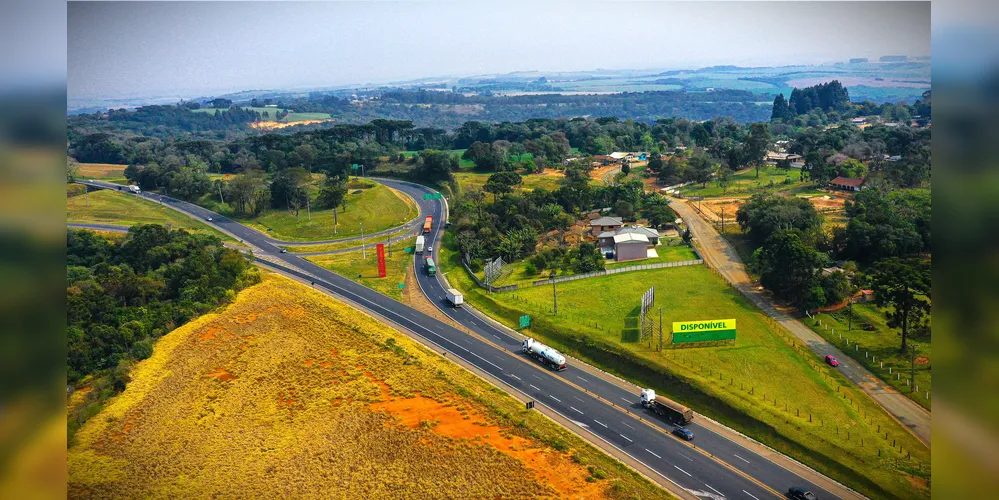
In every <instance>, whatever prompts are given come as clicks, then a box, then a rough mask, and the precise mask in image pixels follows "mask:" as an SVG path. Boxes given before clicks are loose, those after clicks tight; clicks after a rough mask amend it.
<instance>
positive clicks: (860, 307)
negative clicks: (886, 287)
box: [802, 304, 933, 408]
mask: <svg viewBox="0 0 999 500" xmlns="http://www.w3.org/2000/svg"><path fill="white" fill-rule="evenodd" d="M802 321H803V322H804V323H805V324H806V325H808V326H809V327H810V328H811V329H812V330H814V331H815V332H816V333H818V334H819V335H821V336H822V337H823V338H824V339H826V340H828V341H829V342H831V343H833V344H835V345H836V346H837V347H839V348H840V350H842V351H843V352H844V353H845V354H846V355H848V356H850V357H851V358H853V359H855V360H856V361H857V362H858V363H860V364H861V365H863V366H864V367H866V368H867V369H868V370H870V372H871V373H874V374H875V375H877V376H878V377H879V378H881V379H882V380H884V381H885V382H887V383H888V384H889V385H891V386H892V387H894V388H895V389H896V390H898V391H899V392H901V393H902V394H905V395H906V396H908V397H909V398H910V399H912V400H913V401H915V402H916V403H919V404H920V405H921V406H923V407H925V408H930V407H931V403H932V400H931V399H930V398H927V394H928V393H932V385H931V381H932V370H931V367H932V364H931V360H932V358H933V356H932V353H933V349H932V345H931V342H930V339H928V338H926V339H922V338H915V339H913V338H909V342H910V344H909V345H910V346H911V345H912V343H915V344H916V363H915V375H916V378H915V383H914V385H913V383H912V382H910V383H909V384H906V381H908V380H909V378H910V375H911V372H910V370H911V368H912V366H913V364H912V357H911V352H910V353H909V354H901V353H899V350H898V348H899V346H901V345H902V338H901V336H900V333H899V330H897V329H894V328H889V327H888V325H886V324H885V318H884V314H883V313H882V312H881V311H879V310H878V308H877V307H876V306H874V304H854V306H853V322H852V323H853V324H852V328H851V325H850V313H849V311H848V309H846V308H844V309H841V310H839V311H835V312H829V313H821V314H817V315H815V319H814V320H809V319H804V320H802ZM819 321H821V322H822V326H819V324H818V322H819ZM865 325H871V326H873V327H874V330H865V329H864V326H865ZM848 328H851V329H849V330H848ZM847 340H849V346H848V345H847ZM889 367H890V368H891V373H889ZM915 387H919V392H915V391H914V390H913V389H915Z"/></svg>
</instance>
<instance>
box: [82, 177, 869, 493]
mask: <svg viewBox="0 0 999 500" xmlns="http://www.w3.org/2000/svg"><path fill="white" fill-rule="evenodd" d="M379 182H382V183H384V184H386V185H388V186H390V187H393V188H395V189H398V190H400V191H402V192H404V193H406V194H407V195H409V196H412V197H413V198H414V199H415V200H417V203H418V204H419V205H420V207H421V212H422V213H426V214H429V215H433V216H434V224H433V230H432V231H431V233H430V235H429V238H428V240H429V241H430V242H432V244H433V247H431V248H432V250H431V252H432V254H433V255H434V256H435V258H436V257H437V255H438V250H439V237H438V235H439V234H440V232H441V230H442V224H441V221H442V216H443V215H444V213H445V211H446V203H445V202H441V201H427V200H423V199H422V195H423V194H424V193H429V192H433V191H432V190H431V189H430V188H427V187H425V186H421V185H417V184H412V183H408V182H403V181H396V180H389V179H380V180H379ZM86 184H88V185H91V186H94V187H105V188H107V187H109V186H105V185H102V184H106V183H100V182H99V181H93V182H92V181H87V182H86ZM111 187H112V188H115V187H116V186H114V185H111ZM142 196H143V197H145V198H148V199H152V200H153V201H160V200H162V202H163V203H166V204H167V205H168V206H170V207H172V208H174V209H176V210H179V211H181V212H184V213H187V214H189V215H192V216H195V217H198V218H200V219H202V220H204V219H205V218H206V217H209V216H210V217H212V219H213V221H212V222H210V223H209V224H212V225H214V226H215V227H216V228H218V229H220V230H222V231H224V232H227V233H229V234H231V235H233V236H235V237H236V238H238V239H240V240H241V241H243V242H245V243H246V244H249V245H251V246H252V247H255V248H256V249H258V251H260V252H263V253H264V254H267V258H268V259H267V260H268V261H267V262H264V263H263V265H265V266H268V267H274V268H277V269H279V270H280V271H282V272H284V273H286V274H290V275H292V276H296V277H298V278H300V279H302V280H307V281H310V282H312V284H313V286H318V287H320V288H324V289H326V290H328V291H330V292H332V293H333V294H335V295H337V296H339V297H342V298H344V299H346V300H348V301H350V302H352V303H353V304H356V305H357V306H359V307H361V308H363V309H365V310H367V311H369V312H371V313H374V314H376V315H378V316H381V317H383V318H385V319H387V320H389V321H391V322H393V323H395V324H397V325H399V326H401V327H402V328H404V329H406V330H409V331H410V332H412V333H414V334H416V335H418V336H420V337H422V338H423V339H425V340H427V341H429V342H431V343H433V344H435V345H437V346H439V347H440V348H441V349H442V350H445V351H446V352H448V353H450V354H452V355H454V356H457V357H459V358H461V359H462V360H463V361H465V362H467V363H469V364H471V365H473V366H475V367H476V368H477V369H479V370H481V371H483V372H485V373H486V374H488V375H489V376H491V377H493V378H494V379H495V380H498V381H500V382H502V383H503V384H505V385H506V386H508V387H509V388H510V389H511V392H513V391H516V392H518V393H520V394H521V395H523V396H526V397H528V398H531V399H533V400H535V401H536V403H537V404H538V405H543V406H545V407H547V408H549V409H550V410H552V411H554V412H555V413H557V414H559V415H561V416H562V417H563V418H564V419H566V420H568V421H570V422H573V424H574V425H575V426H577V427H579V429H573V430H574V431H575V432H577V433H579V434H581V435H584V436H587V437H589V438H592V439H591V441H594V442H601V441H602V442H603V443H605V444H606V445H607V446H608V447H610V448H613V449H616V450H617V451H618V452H621V453H624V454H626V455H628V456H629V457H630V458H631V459H633V460H635V461H637V462H639V463H641V464H642V465H644V466H645V467H647V468H648V469H651V470H652V471H654V472H655V473H656V474H658V475H659V476H660V478H661V479H662V481H659V482H660V483H661V484H663V485H664V486H666V487H667V488H668V489H670V490H671V491H673V492H678V491H679V493H681V494H682V496H685V497H690V498H693V497H700V498H710V499H713V500H718V499H722V498H745V499H756V500H762V499H764V498H774V497H779V496H781V495H780V493H781V492H784V491H786V490H787V488H788V487H789V486H792V485H800V486H804V487H806V488H808V489H811V490H812V491H813V492H815V493H816V494H817V495H818V496H819V497H820V498H837V497H855V498H859V497H860V495H857V494H856V493H854V492H852V491H851V490H849V489H847V488H845V487H843V486H842V485H839V484H838V483H835V482H833V481H831V480H829V479H827V478H822V479H823V481H822V483H823V485H825V486H827V488H822V487H819V486H818V485H816V484H814V483H813V482H810V481H807V480H805V479H803V478H802V476H800V475H797V474H795V473H793V472H791V471H790V470H789V469H787V468H784V467H782V466H780V465H778V464H777V463H775V462H773V461H770V460H768V459H767V458H766V457H764V456H763V454H761V453H758V452H757V451H754V449H751V448H748V447H745V446H743V445H742V444H740V443H738V442H736V441H735V440H730V439H727V438H726V437H724V436H722V435H720V434H718V433H716V432H714V431H713V430H712V429H711V428H709V427H708V426H706V425H703V424H700V423H698V420H697V419H695V423H693V424H692V425H690V426H689V428H691V429H692V430H693V431H694V432H695V434H696V435H697V437H696V439H695V441H694V442H693V444H695V445H696V446H692V445H691V444H690V443H687V442H683V441H680V440H679V439H677V438H675V437H673V436H672V435H670V434H669V433H668V432H669V431H670V430H671V429H672V427H671V426H670V425H668V424H666V423H665V422H664V421H662V420H660V419H658V418H655V417H654V415H652V414H651V413H647V412H646V411H644V410H642V409H641V407H640V405H639V404H638V403H637V400H638V388H635V389H634V390H631V391H629V390H626V389H625V388H623V387H621V385H619V384H615V383H611V382H609V381H607V380H605V379H604V378H602V377H598V376H592V375H590V372H591V371H594V370H595V369H590V370H589V371H588V370H584V369H582V368H583V367H582V366H579V367H576V366H573V365H570V367H569V368H568V369H567V370H565V371H563V372H552V371H549V370H546V369H544V368H542V367H541V366H540V365H538V364H536V363H534V362H532V361H530V360H528V359H527V358H526V357H525V356H523V355H522V354H521V353H520V339H519V338H517V337H515V336H514V335H513V334H511V333H509V332H507V331H505V329H503V328H501V327H498V326H496V325H494V324H493V323H491V322H490V321H488V320H485V319H483V318H481V317H479V316H477V315H475V314H474V313H473V312H472V311H471V310H469V309H454V308H450V307H446V306H444V305H443V296H444V285H443V283H442V282H441V281H440V277H439V276H438V277H434V278H431V277H428V276H426V275H425V273H423V272H422V271H423V265H422V263H420V260H421V259H422V257H424V256H425V255H414V257H413V258H414V261H415V262H416V263H417V266H416V270H417V273H416V274H417V277H418V278H417V281H418V283H419V286H420V287H421V289H422V290H423V291H424V293H425V294H426V295H427V296H428V298H430V300H431V301H433V302H435V303H436V304H437V305H438V306H439V307H441V309H442V310H443V311H444V313H445V314H447V315H448V316H449V317H451V318H452V319H454V320H456V321H458V322H459V323H461V324H462V325H463V326H465V327H467V328H469V329H470V330H472V331H474V332H475V333H476V334H477V335H469V334H467V333H465V332H463V331H461V330H459V329H457V328H454V327H452V326H450V325H449V324H446V323H443V322H441V321H438V320H437V319H435V318H432V317H430V316H428V315H426V314H424V313H422V312H420V311H417V310H415V309H412V308H410V307H408V306H406V305H405V304H402V303H400V302H397V301H395V300H392V299H389V298H388V297H385V296H384V295H381V294H379V293H378V292H375V291H374V290H371V289H369V288H367V287H365V286H363V285H360V284H358V283H355V282H353V281H351V280H349V279H347V278H344V277H342V276H340V275H338V274H335V273H333V272H331V271H329V270H327V269H325V268H322V267H320V266H317V265H315V264H313V263H311V262H309V261H308V260H305V259H303V258H301V257H300V256H299V255H296V254H293V253H279V252H280V250H279V248H278V247H277V246H276V245H275V244H274V243H273V240H271V239H270V238H267V237H266V236H264V235H262V234H261V233H259V232H258V231H255V230H253V229H249V228H247V227H245V226H243V225H242V224H240V223H238V222H236V221H233V220H231V219H229V218H227V217H223V216H220V215H218V214H215V213H213V212H211V211H209V210H206V209H204V208H202V207H199V206H197V205H193V204H190V203H186V202H182V201H179V200H175V199H172V198H168V197H163V196H160V195H149V194H146V193H143V195H142ZM206 223H207V222H206ZM486 339H488V340H486ZM577 363H578V362H577ZM810 476H814V477H821V476H818V474H815V473H813V474H810ZM830 485H831V486H832V487H831V488H828V486H830ZM833 490H834V491H835V492H836V493H835V494H834V493H832V492H831V491H833Z"/></svg>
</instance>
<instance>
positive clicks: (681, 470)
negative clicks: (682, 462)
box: [673, 465, 694, 477]
mask: <svg viewBox="0 0 999 500" xmlns="http://www.w3.org/2000/svg"><path fill="white" fill-rule="evenodd" d="M673 467H675V468H676V470H678V471H680V472H682V473H684V474H686V475H688V476H690V473H689V472H687V471H685V470H683V469H681V468H679V467H677V466H675V465H674V466H673ZM690 477H694V476H690Z"/></svg>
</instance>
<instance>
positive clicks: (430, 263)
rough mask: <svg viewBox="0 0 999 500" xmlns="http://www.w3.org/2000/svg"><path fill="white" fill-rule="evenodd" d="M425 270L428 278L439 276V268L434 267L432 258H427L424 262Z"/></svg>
mask: <svg viewBox="0 0 999 500" xmlns="http://www.w3.org/2000/svg"><path fill="white" fill-rule="evenodd" d="M424 264H426V265H425V266H424V269H425V270H426V271H427V276H433V275H435V274H437V266H435V265H434V259H433V258H432V257H427V258H426V259H425V260H424Z"/></svg>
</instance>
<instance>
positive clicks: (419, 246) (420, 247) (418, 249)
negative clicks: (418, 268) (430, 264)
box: [416, 234, 427, 253]
mask: <svg viewBox="0 0 999 500" xmlns="http://www.w3.org/2000/svg"><path fill="white" fill-rule="evenodd" d="M426 241H427V240H425V239H424V238H423V235H422V234H421V235H419V236H417V237H416V253H423V245H424V242H426Z"/></svg>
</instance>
